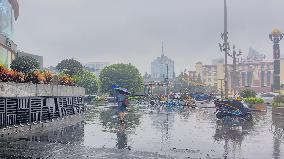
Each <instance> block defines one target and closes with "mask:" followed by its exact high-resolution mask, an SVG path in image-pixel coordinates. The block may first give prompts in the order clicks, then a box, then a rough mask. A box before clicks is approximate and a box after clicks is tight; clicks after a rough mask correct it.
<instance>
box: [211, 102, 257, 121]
mask: <svg viewBox="0 0 284 159" xmlns="http://www.w3.org/2000/svg"><path fill="white" fill-rule="evenodd" d="M215 106H216V108H217V111H216V117H217V118H218V119H223V118H225V117H230V118H241V119H244V120H246V121H252V120H253V117H252V114H251V111H250V109H249V108H248V107H247V106H245V105H244V104H243V103H242V102H240V101H215Z"/></svg>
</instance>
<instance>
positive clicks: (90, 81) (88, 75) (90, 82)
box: [74, 69, 99, 94]
mask: <svg viewBox="0 0 284 159" xmlns="http://www.w3.org/2000/svg"><path fill="white" fill-rule="evenodd" d="M74 78H75V81H76V82H75V83H76V85H77V86H80V87H84V88H85V90H86V94H95V93H97V92H98V90H99V80H98V79H97V77H96V75H95V74H94V73H92V72H90V71H88V70H85V69H83V70H82V71H80V72H78V73H77V74H76V75H75V76H74Z"/></svg>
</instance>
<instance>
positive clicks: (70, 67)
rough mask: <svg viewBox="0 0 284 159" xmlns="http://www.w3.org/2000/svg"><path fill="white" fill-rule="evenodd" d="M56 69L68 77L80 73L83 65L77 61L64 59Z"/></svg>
mask: <svg viewBox="0 0 284 159" xmlns="http://www.w3.org/2000/svg"><path fill="white" fill-rule="evenodd" d="M56 69H58V70H59V71H60V72H62V73H65V74H67V75H69V76H74V75H76V74H77V73H78V72H80V71H82V69H83V65H82V64H81V63H80V62H79V61H77V60H74V59H65V60H62V61H61V62H60V63H59V64H58V65H57V66H56Z"/></svg>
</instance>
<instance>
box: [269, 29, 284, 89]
mask: <svg viewBox="0 0 284 159" xmlns="http://www.w3.org/2000/svg"><path fill="white" fill-rule="evenodd" d="M283 36H284V34H283V33H282V32H281V31H280V30H279V29H273V30H272V32H271V34H269V38H270V40H271V41H272V42H273V59H274V73H273V91H279V90H280V46H279V42H280V41H281V40H282V39H283Z"/></svg>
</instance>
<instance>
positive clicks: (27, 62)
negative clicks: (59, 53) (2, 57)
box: [11, 56, 40, 74]
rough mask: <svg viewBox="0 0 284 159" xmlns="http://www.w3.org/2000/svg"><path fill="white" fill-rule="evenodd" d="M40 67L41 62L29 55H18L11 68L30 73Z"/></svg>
mask: <svg viewBox="0 0 284 159" xmlns="http://www.w3.org/2000/svg"><path fill="white" fill-rule="evenodd" d="M39 68H40V66H39V62H38V61H37V60H36V59H34V58H32V57H29V56H22V57H17V58H16V59H15V60H13V61H12V63H11V69H13V70H14V71H18V72H22V73H24V74H27V73H30V72H32V71H34V70H36V69H39Z"/></svg>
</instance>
